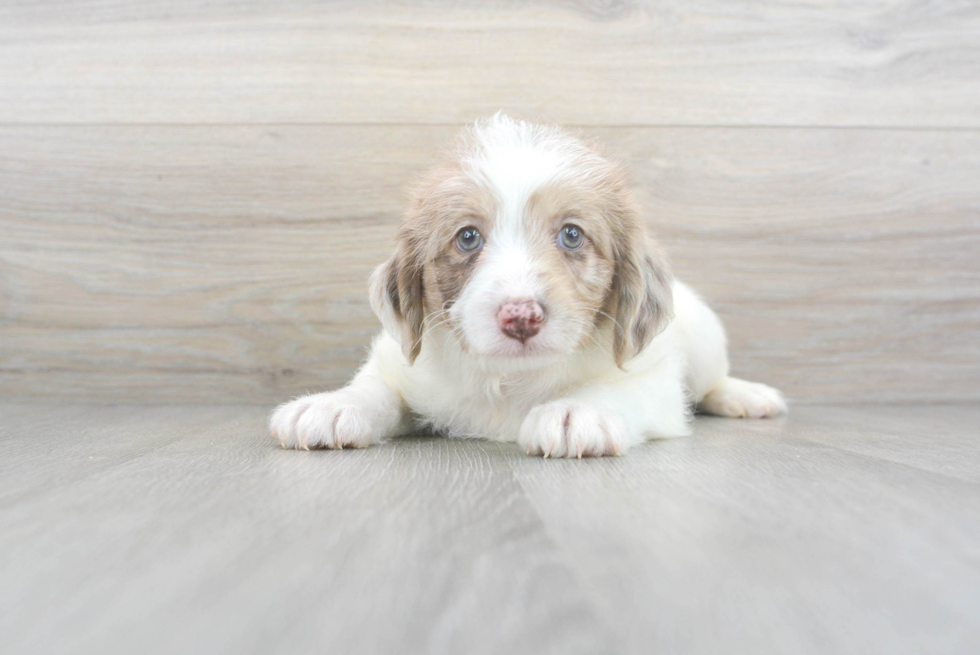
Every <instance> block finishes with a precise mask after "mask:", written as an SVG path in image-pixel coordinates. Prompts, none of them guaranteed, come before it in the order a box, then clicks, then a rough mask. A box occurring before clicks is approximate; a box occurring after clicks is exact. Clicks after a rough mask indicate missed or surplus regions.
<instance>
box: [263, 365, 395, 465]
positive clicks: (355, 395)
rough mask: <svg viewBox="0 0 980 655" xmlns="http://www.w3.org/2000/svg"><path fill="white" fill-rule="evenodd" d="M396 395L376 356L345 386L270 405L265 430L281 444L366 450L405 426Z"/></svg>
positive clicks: (283, 445) (284, 445)
mask: <svg viewBox="0 0 980 655" xmlns="http://www.w3.org/2000/svg"><path fill="white" fill-rule="evenodd" d="M407 420H408V417H407V412H406V411H405V408H404V406H403V403H402V400H401V397H400V396H399V394H398V393H397V392H396V391H395V390H394V389H392V388H391V386H389V384H388V383H387V382H385V381H384V379H383V378H382V376H381V375H380V371H379V366H378V362H377V358H376V355H375V354H372V356H371V359H370V360H368V362H367V364H365V365H364V367H363V368H362V369H361V370H360V371H359V372H358V374H357V375H356V376H355V377H354V379H353V380H352V381H351V383H350V384H349V385H347V386H346V387H344V388H343V389H338V390H337V391H331V392H327V393H317V394H311V395H309V396H303V397H302V398H298V399H296V400H293V401H291V402H288V403H283V404H282V405H280V406H279V407H277V408H276V409H275V411H274V412H273V413H272V416H271V417H270V418H269V430H270V431H271V432H272V436H273V438H275V439H278V440H279V443H280V444H282V447H283V448H305V449H306V450H309V449H310V448H345V447H350V448H366V447H367V446H370V445H371V444H375V443H378V442H380V441H383V440H384V439H387V438H389V437H393V436H397V435H398V434H401V433H402V432H404V430H405V423H406V422H407Z"/></svg>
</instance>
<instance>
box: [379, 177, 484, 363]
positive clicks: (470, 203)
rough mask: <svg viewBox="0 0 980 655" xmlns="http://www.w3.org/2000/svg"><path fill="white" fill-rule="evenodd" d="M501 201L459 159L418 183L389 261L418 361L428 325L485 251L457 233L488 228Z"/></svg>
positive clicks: (405, 333) (391, 288)
mask: <svg viewBox="0 0 980 655" xmlns="http://www.w3.org/2000/svg"><path fill="white" fill-rule="evenodd" d="M495 212H496V203H495V201H494V199H493V197H492V196H491V195H490V193H489V192H487V191H486V190H485V189H483V188H482V187H480V186H479V185H477V184H476V183H475V182H473V180H471V179H470V178H469V177H468V176H466V175H465V174H464V173H463V171H462V170H461V169H460V167H459V165H458V163H455V162H450V163H447V164H445V165H443V166H440V167H438V168H436V169H434V170H433V171H431V172H430V173H429V174H428V175H427V176H426V177H425V178H424V179H423V181H422V182H421V183H420V184H419V185H418V187H417V188H416V190H415V193H414V194H413V197H412V200H411V202H410V204H409V208H408V210H407V211H406V213H405V216H404V218H403V220H402V223H401V225H400V226H399V229H398V234H397V236H396V248H395V255H394V256H393V257H392V259H391V261H390V262H389V264H388V266H389V269H390V272H389V273H388V278H387V281H386V283H385V284H386V285H387V286H386V292H387V294H388V302H390V303H391V306H392V307H393V308H394V310H395V314H396V317H397V318H398V320H399V321H400V322H401V323H402V347H403V349H404V350H405V355H406V357H408V359H409V361H415V358H416V357H418V354H419V351H420V350H421V347H422V334H423V332H424V330H425V327H426V325H429V326H430V327H431V326H432V325H435V324H437V323H439V322H440V321H441V320H442V319H443V318H444V315H443V311H444V310H447V309H449V307H451V306H452V303H453V302H455V300H456V298H457V297H458V296H459V294H460V293H461V292H462V289H463V287H464V286H465V284H466V281H467V280H468V279H469V276H470V273H471V271H472V270H473V267H474V266H475V265H476V262H477V260H478V259H479V255H480V251H477V252H474V253H464V252H461V251H460V250H459V249H458V248H457V247H456V234H457V233H458V232H459V231H460V230H461V229H462V228H464V227H468V226H473V227H476V228H477V229H478V230H479V231H480V233H481V234H483V235H486V234H487V232H488V231H489V229H490V227H491V225H492V222H493V216H494V214H495Z"/></svg>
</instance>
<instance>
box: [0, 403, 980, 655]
mask: <svg viewBox="0 0 980 655" xmlns="http://www.w3.org/2000/svg"><path fill="white" fill-rule="evenodd" d="M267 409H268V408H267V407H253V406H214V407H190V406H180V407H133V406H128V407H126V406H116V407H107V406H91V405H89V406H64V405H54V406H51V405H41V404H36V405H5V406H0V526H2V527H0V634H2V635H3V639H2V645H0V650H2V651H4V652H11V653H14V652H16V653H28V652H49V653H54V652H91V653H108V652H129V653H131V652H139V653H164V652H166V653H199V652H209V653H214V652H219V653H260V652H261V653H268V652H279V653H302V652H314V651H315V652H319V653H463V652H468V653H469V652H499V653H579V652H581V653H598V652H617V653H619V652H644V653H650V652H658V653H667V652H683V653H720V652H725V653H733V652H737V653H743V652H744V653H762V652H779V653H809V652H825V653H927V652H937V653H959V652H962V653H967V652H973V653H975V652H978V649H980V625H978V617H980V434H978V432H980V429H978V426H980V408H977V407H967V406H962V405H959V406H957V405H951V406H931V407H900V406H871V407H798V408H796V409H795V412H794V414H793V415H792V416H791V417H789V418H787V419H780V420H775V421H766V422H748V421H730V420H721V419H712V418H700V419H698V422H697V429H696V431H695V432H696V433H695V436H693V437H692V438H688V439H681V440H675V441H666V442H655V443H651V444H647V445H644V446H641V447H638V448H636V449H634V450H633V451H631V452H630V453H628V454H627V455H626V456H624V457H622V458H612V459H603V460H582V461H552V460H541V459H536V458H529V457H526V456H524V455H523V453H521V452H519V451H518V449H517V448H515V447H513V446H508V445H501V444H489V443H482V442H459V441H449V440H445V439H438V438H429V437H422V438H410V439H404V440H400V441H398V442H395V443H392V444H389V445H386V446H383V447H376V448H371V449H369V450H366V451H344V452H327V451H321V452H295V451H284V450H281V449H279V448H278V447H276V446H274V444H273V442H272V441H271V439H269V438H268V437H267V436H266V434H265V429H264V421H265V416H266V412H267Z"/></svg>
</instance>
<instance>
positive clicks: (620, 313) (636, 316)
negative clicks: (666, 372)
mask: <svg viewBox="0 0 980 655" xmlns="http://www.w3.org/2000/svg"><path fill="white" fill-rule="evenodd" d="M615 255H616V269H615V273H614V276H613V293H614V295H615V297H616V325H615V326H614V327H613V329H614V330H615V332H614V338H613V354H614V355H615V357H616V365H617V366H619V367H620V368H623V365H624V364H625V363H626V362H627V361H628V360H630V359H632V358H633V357H635V356H636V355H638V354H639V353H640V351H642V350H643V349H644V348H645V347H646V346H647V344H648V343H650V341H651V340H652V339H653V338H654V337H655V336H657V335H658V334H660V332H662V331H663V329H664V328H666V327H667V324H668V323H670V321H671V319H672V318H673V317H674V298H673V294H672V293H671V290H670V285H671V276H670V271H669V270H668V269H667V266H666V263H665V262H664V260H663V258H662V257H661V256H660V254H659V253H658V252H657V249H656V248H655V247H654V245H653V244H652V243H650V242H649V241H648V240H647V239H646V237H645V235H643V234H642V233H640V234H636V235H631V236H630V237H627V238H623V239H620V243H618V244H617V246H616V253H615Z"/></svg>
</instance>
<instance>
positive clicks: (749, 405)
mask: <svg viewBox="0 0 980 655" xmlns="http://www.w3.org/2000/svg"><path fill="white" fill-rule="evenodd" d="M698 409H699V410H700V411H702V412H705V413H706V414H714V415H715V416H730V417H733V418H770V417H772V416H778V415H779V414H785V413H786V411H787V408H786V401H785V400H784V399H783V394H781V393H779V391H778V390H777V389H773V388H772V387H770V386H767V385H765V384H761V383H759V382H748V381H747V380H740V379H738V378H733V377H728V376H726V377H725V378H724V379H723V380H722V381H721V382H720V383H719V384H718V386H716V387H715V388H714V389H712V390H711V391H709V392H708V393H707V394H706V395H705V397H704V398H703V399H702V400H701V402H700V403H698Z"/></svg>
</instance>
